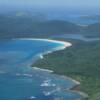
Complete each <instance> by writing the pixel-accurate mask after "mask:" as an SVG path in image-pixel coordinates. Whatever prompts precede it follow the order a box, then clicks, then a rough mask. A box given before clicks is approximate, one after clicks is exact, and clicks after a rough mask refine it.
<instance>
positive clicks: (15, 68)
mask: <svg viewBox="0 0 100 100" xmlns="http://www.w3.org/2000/svg"><path fill="white" fill-rule="evenodd" d="M62 47H64V44H62V43H57V42H49V41H43V40H19V39H17V40H2V41H0V100H80V98H81V95H80V94H78V93H77V92H71V91H69V89H70V88H72V87H73V86H75V85H76V83H75V82H73V81H72V80H71V79H67V78H66V79H65V78H62V77H61V76H59V75H55V74H52V73H50V72H49V71H45V70H41V69H37V68H36V66H34V67H33V68H32V67H30V65H31V64H32V63H33V62H35V61H36V60H37V59H39V57H40V55H41V54H44V53H45V52H48V51H54V50H57V49H58V48H62ZM65 89H66V90H65Z"/></svg>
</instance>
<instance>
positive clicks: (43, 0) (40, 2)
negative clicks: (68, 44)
mask: <svg viewBox="0 0 100 100" xmlns="http://www.w3.org/2000/svg"><path fill="white" fill-rule="evenodd" d="M0 4H5V5H33V6H45V7H91V8H92V7H100V0H0Z"/></svg>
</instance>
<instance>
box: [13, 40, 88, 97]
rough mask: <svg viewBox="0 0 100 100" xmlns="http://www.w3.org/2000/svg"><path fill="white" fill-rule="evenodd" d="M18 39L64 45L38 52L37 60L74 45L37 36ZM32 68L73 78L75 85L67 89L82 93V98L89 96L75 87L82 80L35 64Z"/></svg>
mask: <svg viewBox="0 0 100 100" xmlns="http://www.w3.org/2000/svg"><path fill="white" fill-rule="evenodd" d="M16 39H19V40H36V41H46V42H52V43H60V44H62V46H59V47H56V48H53V49H51V50H49V51H46V52H43V53H40V54H38V57H39V58H37V60H35V62H37V61H38V60H39V59H44V55H48V54H51V53H53V52H56V51H60V50H64V49H65V48H67V47H70V46H72V44H71V43H69V42H64V41H58V40H51V39H38V38H37V39H36V38H16ZM16 39H13V40H16ZM32 64H33V65H34V63H32ZM30 65H31V64H30ZM32 68H33V69H35V70H41V71H46V72H48V73H52V74H54V75H57V76H59V77H61V78H62V79H66V80H68V79H69V80H71V81H72V82H73V83H75V85H74V86H72V87H71V88H69V89H65V90H66V91H71V92H75V93H78V94H80V96H82V98H87V96H86V94H85V93H84V92H81V91H80V90H77V89H76V88H75V87H78V86H80V82H78V81H76V80H74V79H72V78H71V77H68V76H65V75H59V74H57V73H55V72H54V71H53V70H49V69H42V68H39V67H36V66H33V67H32Z"/></svg>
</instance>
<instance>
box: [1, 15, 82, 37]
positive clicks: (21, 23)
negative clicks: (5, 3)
mask: <svg viewBox="0 0 100 100" xmlns="http://www.w3.org/2000/svg"><path fill="white" fill-rule="evenodd" d="M80 30H81V27H79V26H78V25H76V24H73V23H70V22H67V21H58V20H52V21H40V20H36V19H34V17H27V16H24V17H22V16H21V17H20V16H3V15H2V16H0V38H16V37H47V36H51V35H54V34H55V35H56V34H66V33H74V34H75V33H78V32H80Z"/></svg>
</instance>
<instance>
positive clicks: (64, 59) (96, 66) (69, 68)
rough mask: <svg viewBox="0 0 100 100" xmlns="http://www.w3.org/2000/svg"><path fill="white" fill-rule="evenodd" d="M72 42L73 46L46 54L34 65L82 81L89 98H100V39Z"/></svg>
mask: <svg viewBox="0 0 100 100" xmlns="http://www.w3.org/2000/svg"><path fill="white" fill-rule="evenodd" d="M70 42H71V43H72V44H73V46H72V47H70V48H67V49H65V50H62V51H57V52H54V53H52V54H48V55H45V56H44V59H42V60H39V61H38V62H36V63H35V64H34V65H33V66H37V67H41V68H47V69H50V70H53V71H54V72H55V73H57V74H62V75H67V76H69V77H72V78H74V79H76V80H77V81H80V82H81V86H80V89H81V90H82V91H84V92H86V93H87V94H88V95H89V100H100V53H99V52H100V41H98V42H81V41H75V40H70Z"/></svg>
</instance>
